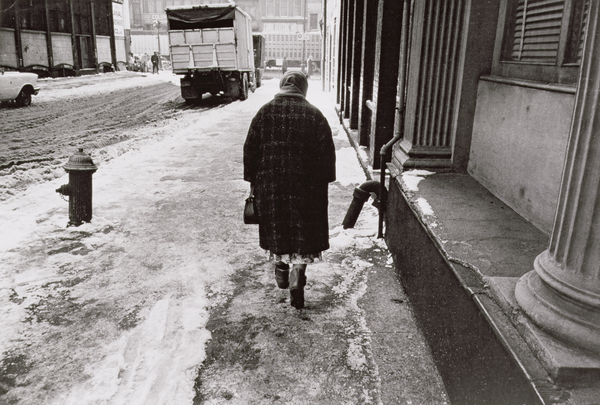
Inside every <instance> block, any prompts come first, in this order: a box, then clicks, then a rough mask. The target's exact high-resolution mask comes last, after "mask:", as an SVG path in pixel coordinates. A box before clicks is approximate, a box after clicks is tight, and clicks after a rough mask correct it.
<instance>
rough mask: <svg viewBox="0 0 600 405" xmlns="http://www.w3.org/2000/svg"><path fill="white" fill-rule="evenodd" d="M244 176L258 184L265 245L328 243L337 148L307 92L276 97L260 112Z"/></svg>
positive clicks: (309, 248)
mask: <svg viewBox="0 0 600 405" xmlns="http://www.w3.org/2000/svg"><path fill="white" fill-rule="evenodd" d="M244 180H246V181H249V182H251V183H252V184H253V185H254V196H255V202H256V209H257V213H258V218H259V222H260V224H259V235H260V246H261V247H262V248H263V249H267V250H269V251H271V252H272V253H275V254H291V253H298V254H310V253H313V254H316V253H319V252H322V251H323V250H326V249H328V248H329V224H328V218H327V205H328V197H327V187H328V183H330V182H332V181H334V180H335V148H334V145H333V139H332V136H331V128H330V127H329V124H328V123H327V120H326V119H325V117H323V114H322V113H321V112H320V111H319V110H318V109H317V108H316V107H314V106H313V105H312V104H310V103H309V102H308V101H306V100H305V99H304V98H303V97H294V96H277V97H275V99H273V100H272V101H270V102H269V103H267V104H265V105H264V106H263V107H262V108H261V109H260V110H259V111H258V113H257V114H256V116H255V117H254V119H253V120H252V124H251V125H250V130H249V131H248V136H247V138H246V143H245V144H244Z"/></svg>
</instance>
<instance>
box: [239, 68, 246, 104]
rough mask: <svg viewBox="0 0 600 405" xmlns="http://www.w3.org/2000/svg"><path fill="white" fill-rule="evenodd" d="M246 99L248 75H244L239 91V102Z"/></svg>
mask: <svg viewBox="0 0 600 405" xmlns="http://www.w3.org/2000/svg"><path fill="white" fill-rule="evenodd" d="M247 98H248V75H246V74H244V75H243V79H242V88H241V91H240V100H246V99H247Z"/></svg>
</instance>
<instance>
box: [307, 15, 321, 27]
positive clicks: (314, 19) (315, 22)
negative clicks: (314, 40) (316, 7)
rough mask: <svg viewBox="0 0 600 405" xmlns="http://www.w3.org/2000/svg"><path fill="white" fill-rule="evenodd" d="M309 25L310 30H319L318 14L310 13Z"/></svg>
mask: <svg viewBox="0 0 600 405" xmlns="http://www.w3.org/2000/svg"><path fill="white" fill-rule="evenodd" d="M308 27H309V29H310V30H318V29H319V15H318V14H310V15H309V20H308Z"/></svg>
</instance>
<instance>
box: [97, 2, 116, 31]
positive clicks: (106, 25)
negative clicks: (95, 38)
mask: <svg viewBox="0 0 600 405" xmlns="http://www.w3.org/2000/svg"><path fill="white" fill-rule="evenodd" d="M111 14H112V2H109V1H103V2H101V1H96V2H94V20H95V21H94V22H95V29H96V34H97V35H105V36H110V18H111Z"/></svg>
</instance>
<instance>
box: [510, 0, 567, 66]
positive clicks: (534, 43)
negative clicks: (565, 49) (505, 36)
mask: <svg viewBox="0 0 600 405" xmlns="http://www.w3.org/2000/svg"><path fill="white" fill-rule="evenodd" d="M563 10H564V0H519V1H518V5H517V8H516V15H515V24H514V32H513V33H514V36H513V47H512V52H511V60H513V61H519V62H537V63H550V64H554V63H556V60H557V56H558V44H559V39H560V30H561V22H562V15H563Z"/></svg>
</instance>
